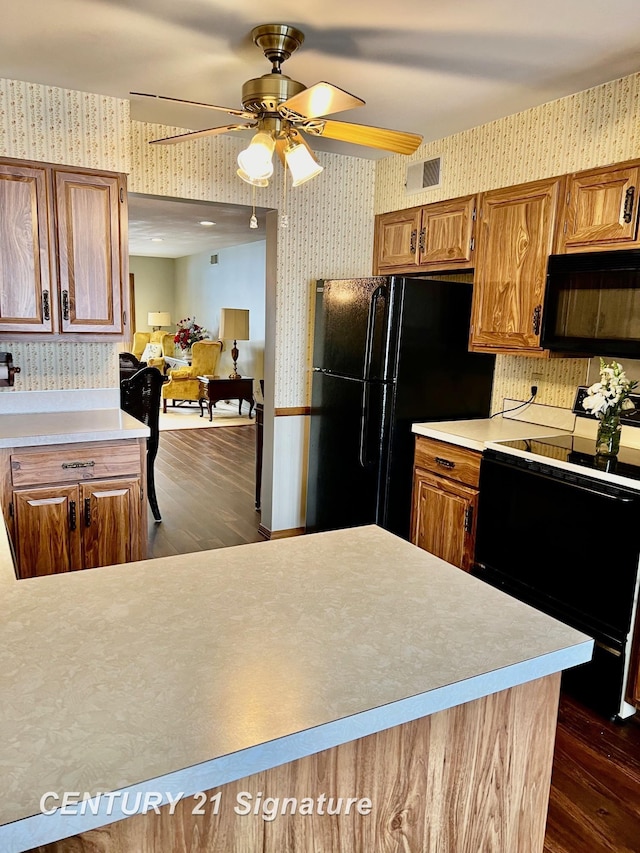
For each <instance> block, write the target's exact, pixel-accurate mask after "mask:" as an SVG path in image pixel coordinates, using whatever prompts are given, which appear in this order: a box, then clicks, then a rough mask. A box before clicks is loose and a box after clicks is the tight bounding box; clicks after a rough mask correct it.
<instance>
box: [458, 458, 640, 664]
mask: <svg viewBox="0 0 640 853" xmlns="http://www.w3.org/2000/svg"><path fill="white" fill-rule="evenodd" d="M639 510H640V494H638V493H636V492H634V491H631V490H629V489H625V488H619V487H617V486H612V485H610V484H609V483H605V482H602V481H599V480H595V479H592V478H590V477H582V476H578V475H576V474H573V473H572V472H568V471H565V470H563V469H561V468H555V467H553V466H550V465H544V464H538V463H530V462H528V460H524V459H520V458H519V457H514V456H507V455H500V454H497V453H496V454H490V455H487V456H485V458H484V459H483V461H482V466H481V470H480V498H479V505H478V528H477V540H476V562H477V566H476V570H475V572H476V574H478V575H479V576H481V577H484V578H485V579H487V580H489V581H490V582H491V583H494V584H496V585H499V586H502V587H504V589H505V590H506V591H508V592H510V593H512V594H513V595H515V596H517V597H518V598H521V599H522V600H524V601H526V602H528V603H530V604H532V605H533V606H534V607H538V608H539V609H541V610H545V611H546V612H547V613H549V614H550V615H552V616H555V617H556V618H558V619H560V620H561V621H563V622H567V623H568V624H571V625H573V626H574V627H576V628H577V629H579V630H582V631H585V632H586V633H588V634H590V635H591V636H592V637H594V638H595V639H596V640H599V641H600V642H601V643H603V644H605V645H609V646H611V647H612V648H613V649H615V650H618V651H622V650H623V647H624V644H625V641H626V638H627V634H628V632H629V629H630V625H631V617H632V612H633V601H634V593H635V586H636V578H637V572H638V552H639V548H638V537H637V536H636V535H635V534H634V531H635V530H637V525H638V518H639Z"/></svg>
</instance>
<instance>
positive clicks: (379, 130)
mask: <svg viewBox="0 0 640 853" xmlns="http://www.w3.org/2000/svg"><path fill="white" fill-rule="evenodd" d="M315 124H316V123H315V122H313V123H312V124H311V125H310V126H309V127H305V126H304V125H301V128H302V130H304V131H306V132H307V133H310V134H312V135H316V136H326V137H327V139H338V140H339V141H340V142H353V143H354V144H355V145H366V146H367V147H368V148H382V149H383V150H384V151H393V152H394V153H395V154H413V152H414V151H415V150H416V148H418V146H419V145H420V143H421V142H422V136H421V135H420V134H419V133H406V132H404V131H402V130H387V128H384V127H371V126H370V125H366V124H349V123H348V122H346V121H330V120H327V121H319V122H317V125H318V127H317V128H316V127H315V126H314V125H315Z"/></svg>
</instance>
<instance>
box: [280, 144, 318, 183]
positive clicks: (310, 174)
mask: <svg viewBox="0 0 640 853" xmlns="http://www.w3.org/2000/svg"><path fill="white" fill-rule="evenodd" d="M284 156H285V159H286V161H287V166H288V167H289V171H290V172H291V177H292V181H291V186H293V187H298V186H300V184H304V182H305V181H309V180H311V178H315V176H316V175H319V174H320V172H322V169H323V167H322V166H321V165H320V163H318V161H317V160H316V159H315V157H314V156H313V155H312V154H311V153H310V152H309V150H308V148H307V147H306V146H304V145H300V144H298V145H292V146H291V147H290V148H286V149H285V152H284Z"/></svg>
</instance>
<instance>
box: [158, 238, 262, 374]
mask: <svg viewBox="0 0 640 853" xmlns="http://www.w3.org/2000/svg"><path fill="white" fill-rule="evenodd" d="M215 254H216V255H217V258H218V262H217V263H215V264H212V263H211V252H200V253H199V254H197V255H187V256H186V257H183V258H176V261H175V306H176V312H177V313H176V320H179V319H180V318H181V317H193V316H194V315H195V317H196V320H197V322H198V323H199V324H200V325H202V326H204V327H205V328H206V329H207V330H208V331H209V336H210V337H211V338H214V339H215V338H217V337H218V335H219V330H220V309H221V308H246V309H248V311H249V334H250V336H251V339H250V340H249V341H243V342H238V349H239V351H240V358H239V360H238V372H239V373H240V374H241V375H242V376H253V378H254V379H256V380H258V379H264V341H265V275H266V242H265V241H264V240H261V241H258V242H255V243H245V244H243V245H241V246H231V247H229V248H227V249H218V250H217V251H216V253H215ZM225 347H226V349H225V351H224V352H223V353H222V357H221V359H220V365H219V368H218V372H219V373H220V375H221V376H227V375H228V374H229V373H230V372H231V370H232V367H233V362H232V360H231V354H230V351H229V350H230V347H231V344H230V342H229V341H226V342H225Z"/></svg>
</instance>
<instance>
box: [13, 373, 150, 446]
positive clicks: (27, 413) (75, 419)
mask: <svg viewBox="0 0 640 853" xmlns="http://www.w3.org/2000/svg"><path fill="white" fill-rule="evenodd" d="M148 435H149V427H147V426H145V425H144V424H143V423H141V422H140V421H139V420H137V419H136V418H133V417H131V415H128V414H127V413H126V412H123V411H122V409H120V392H119V391H118V389H112V388H96V389H88V390H71V391H18V392H15V393H12V392H5V393H3V394H0V448H3V447H33V446H45V445H52V444H74V443H76V442H85V441H117V440H119V439H124V438H146V437H147V436H148Z"/></svg>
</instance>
